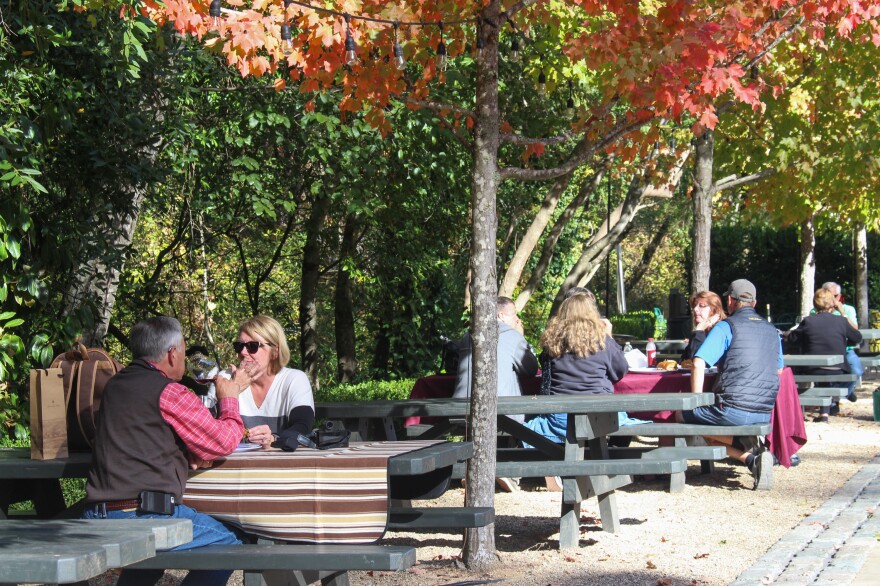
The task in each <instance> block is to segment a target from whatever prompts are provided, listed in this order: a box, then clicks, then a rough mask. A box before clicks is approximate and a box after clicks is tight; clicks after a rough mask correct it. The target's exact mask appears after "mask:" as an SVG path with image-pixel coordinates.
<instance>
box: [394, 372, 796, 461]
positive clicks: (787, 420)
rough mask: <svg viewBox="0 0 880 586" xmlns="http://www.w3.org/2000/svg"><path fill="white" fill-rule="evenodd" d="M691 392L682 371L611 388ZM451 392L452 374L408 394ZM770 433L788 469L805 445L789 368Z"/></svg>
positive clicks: (663, 415)
mask: <svg viewBox="0 0 880 586" xmlns="http://www.w3.org/2000/svg"><path fill="white" fill-rule="evenodd" d="M711 383H712V377H711V376H707V377H706V382H705V384H704V386H703V388H704V390H708V389H710V388H711V387H712V384H711ZM520 387H522V390H523V394H526V395H535V394H537V393H538V391H540V389H541V377H539V376H537V377H529V378H521V379H520ZM690 390H691V377H690V373H687V372H684V371H676V372H664V373H635V372H631V373H629V374H627V375H626V376H625V377H623V378H622V379H621V380H620V381H618V382H617V383H616V384H615V385H614V392H615V393H685V392H690ZM453 391H455V376H454V375H436V376H426V377H422V378H420V379H418V380H417V381H416V384H415V386H413V390H412V392H411V393H410V398H411V399H442V398H448V397H451V396H452V393H453ZM629 415H630V416H631V417H636V418H638V419H651V420H653V421H656V422H660V423H662V422H670V421H673V413H672V411H657V412H649V413H630V414H629ZM419 422H420V418H419V417H409V418H407V420H406V423H405V425H417V424H418V423H419ZM770 425H771V428H772V430H771V432H770V435H768V436H767V438H766V440H767V445H768V447H769V448H770V451H771V452H772V453H773V455H774V456H776V459H777V460H778V461H779V463H780V464H782V465H783V466H785V467H786V468H788V467H789V466H790V465H791V456H792V454H794V453H795V452H797V451H798V450H799V449H800V447H801V446H802V445H804V444H805V443H807V432H806V429H805V428H804V415H803V411H802V410H801V403H800V399H799V398H798V392H797V385H796V384H795V382H794V376H793V375H792V372H791V369H790V368H785V369H783V371H782V375H781V376H780V377H779V394H778V395H777V397H776V404H775V405H774V407H773V413H772V414H771V416H770Z"/></svg>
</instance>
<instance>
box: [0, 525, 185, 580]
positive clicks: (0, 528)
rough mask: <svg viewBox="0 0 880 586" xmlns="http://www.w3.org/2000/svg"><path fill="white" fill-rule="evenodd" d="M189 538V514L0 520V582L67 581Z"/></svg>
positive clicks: (146, 556) (122, 564) (147, 555)
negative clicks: (107, 518)
mask: <svg viewBox="0 0 880 586" xmlns="http://www.w3.org/2000/svg"><path fill="white" fill-rule="evenodd" d="M190 541H192V521H190V520H189V519H130V520H128V519H126V520H121V519H116V520H112V521H107V520H103V519H101V520H94V519H65V520H54V521H45V520H33V519H29V520H2V521H0V544H2V546H0V583H11V584H16V583H39V584H67V583H73V582H81V581H85V580H88V579H90V578H94V577H95V576H98V575H100V574H103V573H104V572H106V571H107V570H109V569H112V568H122V567H125V566H128V565H131V564H133V563H136V562H140V561H143V560H147V559H150V558H152V557H153V556H155V555H156V551H157V550H162V549H170V548H173V547H177V546H178V545H183V544H185V543H189V542H190Z"/></svg>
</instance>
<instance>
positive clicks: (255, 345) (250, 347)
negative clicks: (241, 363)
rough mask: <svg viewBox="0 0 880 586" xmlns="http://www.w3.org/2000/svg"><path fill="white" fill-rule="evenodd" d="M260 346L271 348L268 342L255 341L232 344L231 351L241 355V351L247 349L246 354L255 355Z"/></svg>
mask: <svg viewBox="0 0 880 586" xmlns="http://www.w3.org/2000/svg"><path fill="white" fill-rule="evenodd" d="M260 346H272V344H270V343H269V342H257V341H256V340H251V341H250V342H233V343H232V349H233V350H235V353H236V354H241V351H242V350H244V349H245V348H247V351H248V354H256V353H257V352H259V350H260Z"/></svg>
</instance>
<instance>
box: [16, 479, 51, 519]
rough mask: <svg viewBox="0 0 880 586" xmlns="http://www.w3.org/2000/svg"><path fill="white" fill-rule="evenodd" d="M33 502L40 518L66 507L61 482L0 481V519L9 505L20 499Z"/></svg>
mask: <svg viewBox="0 0 880 586" xmlns="http://www.w3.org/2000/svg"><path fill="white" fill-rule="evenodd" d="M27 500H29V501H31V502H33V503H34V510H35V511H36V513H37V516H38V517H40V518H41V519H49V518H51V517H54V516H55V515H57V514H59V513H61V512H62V511H64V509H65V508H66V505H65V503H64V494H63V493H62V492H61V482H60V481H58V480H57V479H52V480H50V479H38V480H37V479H35V480H22V479H19V480H14V481H13V480H2V481H0V519H2V518H5V517H6V515H8V514H9V505H11V504H12V503H17V502H21V501H27Z"/></svg>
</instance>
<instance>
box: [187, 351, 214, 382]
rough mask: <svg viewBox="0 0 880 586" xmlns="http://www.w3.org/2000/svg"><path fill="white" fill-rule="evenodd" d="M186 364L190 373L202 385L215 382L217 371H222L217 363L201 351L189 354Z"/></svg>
mask: <svg viewBox="0 0 880 586" xmlns="http://www.w3.org/2000/svg"><path fill="white" fill-rule="evenodd" d="M186 366H187V370H188V371H189V375H190V376H191V377H192V378H193V380H195V381H196V382H197V383H199V384H200V385H210V384H214V380H215V379H216V378H217V373H218V372H220V368H219V367H218V366H217V363H216V362H214V361H213V360H211V359H210V358H208V357H207V356H205V355H204V354H202V353H201V352H196V353H195V354H193V355H191V356H188V357H187V358H186Z"/></svg>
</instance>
